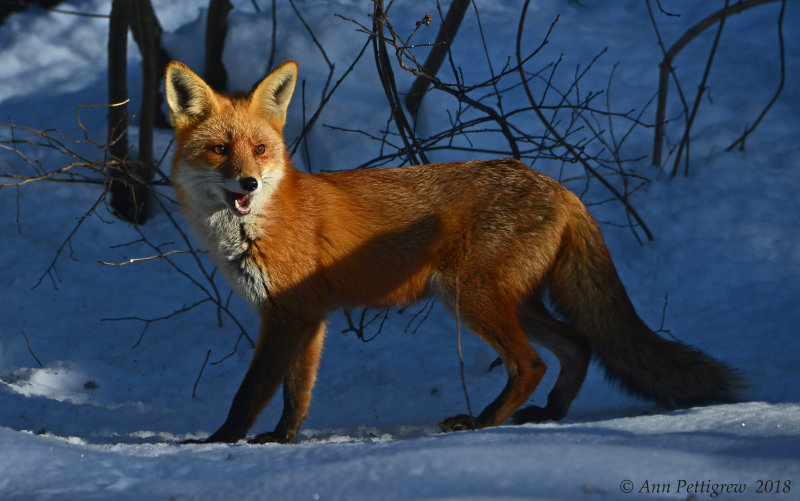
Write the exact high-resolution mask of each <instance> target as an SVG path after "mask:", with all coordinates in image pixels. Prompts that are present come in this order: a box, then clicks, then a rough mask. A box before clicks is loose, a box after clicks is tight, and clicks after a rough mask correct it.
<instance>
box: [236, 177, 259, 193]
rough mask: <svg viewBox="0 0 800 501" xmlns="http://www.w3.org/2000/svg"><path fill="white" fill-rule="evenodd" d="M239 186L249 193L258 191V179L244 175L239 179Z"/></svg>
mask: <svg viewBox="0 0 800 501" xmlns="http://www.w3.org/2000/svg"><path fill="white" fill-rule="evenodd" d="M239 186H241V187H242V189H243V190H244V191H246V192H248V193H250V192H253V191H256V190H257V189H258V179H256V178H254V177H244V178H242V179H239Z"/></svg>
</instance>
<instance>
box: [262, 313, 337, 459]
mask: <svg viewBox="0 0 800 501" xmlns="http://www.w3.org/2000/svg"><path fill="white" fill-rule="evenodd" d="M324 341H325V322H321V323H320V325H319V327H318V328H317V331H316V333H315V334H314V335H313V337H312V338H311V340H309V342H308V345H307V346H306V347H305V349H304V350H303V353H302V354H301V355H300V357H299V358H298V359H297V361H295V363H294V365H293V366H292V367H291V369H290V370H289V373H288V374H287V376H286V378H285V379H284V381H283V414H281V419H280V421H278V425H277V426H276V427H275V430H274V431H271V432H268V433H261V434H260V435H256V437H255V438H254V439H252V440H250V443H252V444H264V443H269V442H277V443H282V444H289V443H292V442H294V438H295V436H297V430H299V429H300V425H301V424H302V423H303V421H304V420H305V419H306V417H307V416H308V408H309V406H310V404H311V390H312V389H313V387H314V382H315V381H316V378H317V369H318V368H319V359H320V356H321V355H322V346H323V344H324Z"/></svg>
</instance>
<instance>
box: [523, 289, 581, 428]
mask: <svg viewBox="0 0 800 501" xmlns="http://www.w3.org/2000/svg"><path fill="white" fill-rule="evenodd" d="M519 318H520V322H521V323H522V328H523V329H524V330H525V333H526V334H527V335H528V338H529V339H530V340H531V341H532V342H534V343H537V344H539V345H541V346H543V347H544V348H545V349H547V350H549V351H550V352H552V353H553V354H554V355H555V356H556V357H557V358H558V361H559V364H560V365H561V369H560V372H559V374H558V379H557V380H556V383H555V385H554V386H553V388H552V390H550V394H549V395H548V397H547V405H546V406H545V407H539V406H536V405H531V406H529V407H525V408H523V409H520V410H518V411H517V412H516V413H514V416H513V420H514V422H516V423H529V422H537V423H538V422H542V421H549V420H555V421H557V420H559V419H561V418H563V417H564V416H565V415H566V414H567V411H568V410H569V406H570V404H572V401H573V400H574V399H575V397H576V396H577V395H578V391H579V390H580V388H581V385H582V384H583V380H584V379H585V378H586V371H587V370H588V368H589V362H590V361H591V357H592V350H591V347H590V346H589V344H588V343H587V342H586V341H585V340H583V339H582V338H581V336H580V335H579V334H578V333H576V332H575V331H574V330H573V329H572V328H571V327H570V326H569V325H567V324H565V323H564V322H560V321H558V320H556V319H555V318H553V316H552V315H551V314H550V312H549V311H547V309H546V308H545V307H544V305H543V304H542V302H541V300H539V299H538V298H537V299H535V300H530V301H528V302H527V303H526V304H525V306H523V307H522V308H521V309H520V313H519Z"/></svg>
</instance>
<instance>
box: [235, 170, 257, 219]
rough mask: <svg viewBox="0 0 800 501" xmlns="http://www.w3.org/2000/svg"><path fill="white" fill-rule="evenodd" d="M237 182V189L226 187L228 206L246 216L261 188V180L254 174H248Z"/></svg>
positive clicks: (236, 212)
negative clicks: (253, 175)
mask: <svg viewBox="0 0 800 501" xmlns="http://www.w3.org/2000/svg"><path fill="white" fill-rule="evenodd" d="M236 182H237V184H238V186H237V188H236V189H235V190H231V189H226V192H227V193H226V195H227V198H228V200H227V202H228V206H229V207H230V208H231V210H232V211H233V213H234V214H238V215H239V216H246V215H248V214H250V204H251V202H252V201H253V196H254V195H255V194H256V192H258V191H259V189H260V188H261V181H259V180H258V179H256V178H254V177H252V176H247V177H242V178H239V179H238V180H236Z"/></svg>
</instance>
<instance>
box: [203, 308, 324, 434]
mask: <svg viewBox="0 0 800 501" xmlns="http://www.w3.org/2000/svg"><path fill="white" fill-rule="evenodd" d="M273 313H274V312H273ZM285 318H290V319H293V321H283V319H285ZM300 318H302V317H301V316H299V315H288V314H285V315H279V314H272V313H266V314H264V315H263V317H262V323H261V332H260V333H259V339H258V345H257V346H256V350H255V353H254V354H253V359H252V360H251V362H250V368H249V369H248V370H247V374H245V377H244V380H243V381H242V384H241V385H240V386H239V390H238V391H237V392H236V396H235V397H234V398H233V403H232V404H231V408H230V411H229V412H228V417H227V419H226V420H225V423H224V424H223V425H222V426H221V427H220V428H219V429H218V430H217V431H216V432H214V433H213V434H212V435H211V436H210V437H208V439H207V440H206V442H228V443H235V442H238V441H239V440H241V439H243V438H244V437H245V436H246V435H247V431H248V430H249V429H250V428H251V427H252V426H253V423H254V422H255V420H256V418H257V417H258V415H259V414H260V413H261V411H262V410H263V408H264V407H265V406H266V405H267V403H269V401H270V399H271V398H272V396H273V395H274V394H275V392H276V391H277V390H278V387H279V386H280V384H281V381H284V380H285V379H286V378H287V376H288V375H289V374H290V372H292V373H294V372H295V371H294V370H291V371H290V369H292V368H293V366H294V365H295V361H296V360H299V359H301V358H302V359H305V358H306V354H305V352H304V350H305V349H306V347H307V345H308V344H309V342H310V340H311V339H312V338H315V337H319V331H320V324H321V322H300V321H299V320H298V319H300ZM315 334H317V336H315ZM320 344H321V343H320ZM319 349H320V350H321V345H320V347H319ZM317 359H318V356H317ZM314 369H315V370H316V365H315V366H314ZM296 379H298V378H296ZM299 380H300V381H301V382H306V380H305V379H303V378H299ZM311 381H312V384H313V377H312V378H311ZM306 384H307V382H306ZM307 390H308V394H309V398H310V391H311V388H310V386H309V387H308V388H307ZM290 393H291V392H290ZM292 409H296V410H291V409H290V410H289V411H288V414H286V412H287V411H285V414H286V420H287V421H286V424H287V426H286V427H285V428H286V431H287V432H288V431H291V428H292V426H288V425H293V426H294V421H297V424H296V426H294V428H295V430H294V433H296V431H297V430H296V428H297V427H299V426H300V421H302V419H299V420H298V419H297V418H298V417H299V416H300V415H302V417H305V411H306V410H307V409H308V401H307V400H306V401H305V408H304V409H303V408H302V406H298V407H293V408H292ZM298 412H300V413H299V414H298ZM279 426H280V425H279ZM278 431H280V430H278ZM292 438H294V437H292Z"/></svg>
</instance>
